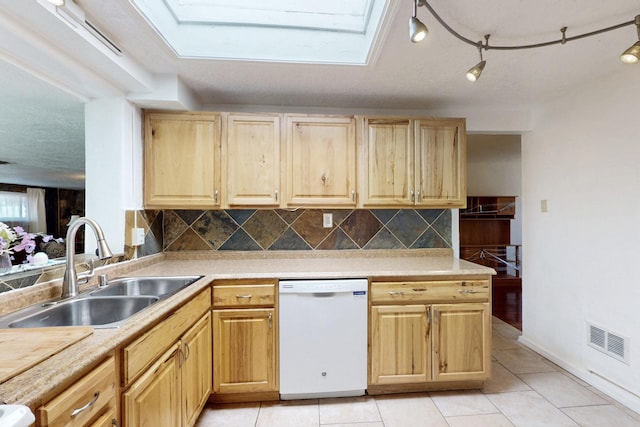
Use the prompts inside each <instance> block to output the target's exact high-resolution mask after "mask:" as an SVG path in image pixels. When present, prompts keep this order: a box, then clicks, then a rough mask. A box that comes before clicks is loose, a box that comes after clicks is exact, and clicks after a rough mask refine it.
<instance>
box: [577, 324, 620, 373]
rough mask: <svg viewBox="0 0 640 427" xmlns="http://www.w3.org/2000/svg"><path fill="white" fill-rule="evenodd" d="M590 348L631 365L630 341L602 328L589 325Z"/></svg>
mask: <svg viewBox="0 0 640 427" xmlns="http://www.w3.org/2000/svg"><path fill="white" fill-rule="evenodd" d="M587 326H588V332H587V333H588V336H589V346H590V347H593V348H595V349H596V350H599V351H601V352H603V353H605V354H608V355H609V356H611V357H613V358H614V359H618V360H620V361H622V362H624V363H626V364H629V339H628V338H626V337H623V336H620V335H618V334H614V333H612V332H609V331H607V330H606V329H604V328H601V327H600V326H596V325H592V324H587Z"/></svg>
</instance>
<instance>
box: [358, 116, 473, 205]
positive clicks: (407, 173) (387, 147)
mask: <svg viewBox="0 0 640 427" xmlns="http://www.w3.org/2000/svg"><path fill="white" fill-rule="evenodd" d="M360 139H361V147H360V148H361V150H360V155H361V165H363V167H362V169H361V174H360V194H361V199H362V200H361V204H362V206H364V207H376V206H379V207H386V206H397V207H403V206H423V207H434V208H435V207H437V208H453V207H464V206H465V203H466V163H465V162H466V158H465V155H466V129H465V120H464V119H408V118H390V117H363V118H362V119H361V138H360Z"/></svg>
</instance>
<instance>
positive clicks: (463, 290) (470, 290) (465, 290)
mask: <svg viewBox="0 0 640 427" xmlns="http://www.w3.org/2000/svg"><path fill="white" fill-rule="evenodd" d="M458 292H460V293H461V294H477V293H479V292H480V291H474V290H473V289H460V290H458Z"/></svg>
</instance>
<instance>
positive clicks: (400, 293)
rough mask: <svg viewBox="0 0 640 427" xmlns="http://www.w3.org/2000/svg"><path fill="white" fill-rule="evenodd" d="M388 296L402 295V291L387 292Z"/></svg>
mask: <svg viewBox="0 0 640 427" xmlns="http://www.w3.org/2000/svg"><path fill="white" fill-rule="evenodd" d="M389 295H404V291H389Z"/></svg>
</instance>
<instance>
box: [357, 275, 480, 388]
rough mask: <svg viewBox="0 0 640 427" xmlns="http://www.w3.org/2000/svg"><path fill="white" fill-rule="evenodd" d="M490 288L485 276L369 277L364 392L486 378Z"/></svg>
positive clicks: (475, 381)
mask: <svg viewBox="0 0 640 427" xmlns="http://www.w3.org/2000/svg"><path fill="white" fill-rule="evenodd" d="M489 288H490V279H487V280H476V281H471V282H466V281H453V280H451V281H449V280H447V281H433V282H429V281H408V282H384V283H375V282H374V283H372V284H371V299H372V306H371V309H370V328H369V347H370V356H369V359H370V360H369V392H370V393H372V394H375V393H384V392H393V391H402V390H403V388H402V387H403V386H407V390H409V389H411V390H417V389H420V388H419V386H424V388H425V389H428V388H438V387H440V386H442V387H446V388H456V385H460V388H466V386H467V385H477V384H480V383H481V382H482V381H484V380H486V379H488V378H489V376H490V366H491V306H490V289H489ZM447 302H451V303H447ZM465 383H466V384H465Z"/></svg>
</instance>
